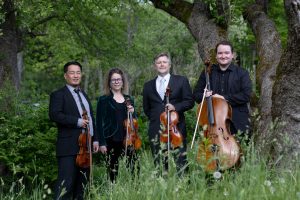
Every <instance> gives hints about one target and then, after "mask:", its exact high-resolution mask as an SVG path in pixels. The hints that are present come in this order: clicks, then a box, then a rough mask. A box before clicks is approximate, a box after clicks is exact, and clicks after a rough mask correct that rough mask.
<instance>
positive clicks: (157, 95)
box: [150, 77, 161, 100]
mask: <svg viewBox="0 0 300 200" xmlns="http://www.w3.org/2000/svg"><path fill="white" fill-rule="evenodd" d="M157 78H158V77H156V78H155V79H153V80H152V82H151V89H152V91H153V92H151V91H150V93H152V94H155V96H156V97H157V98H158V99H160V100H161V98H160V96H159V94H158V92H157V90H156V79H157Z"/></svg>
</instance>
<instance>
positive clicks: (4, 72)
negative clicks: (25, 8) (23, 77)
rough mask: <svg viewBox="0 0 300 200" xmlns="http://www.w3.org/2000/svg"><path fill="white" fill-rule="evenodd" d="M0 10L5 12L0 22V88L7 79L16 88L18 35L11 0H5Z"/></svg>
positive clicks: (17, 83)
mask: <svg viewBox="0 0 300 200" xmlns="http://www.w3.org/2000/svg"><path fill="white" fill-rule="evenodd" d="M1 12H2V13H5V20H4V22H3V23H2V24H0V29H1V30H2V35H0V88H1V87H2V86H3V83H4V81H7V80H9V81H12V84H13V85H14V86H15V87H16V89H19V87H20V76H19V74H20V73H19V70H18V57H17V54H18V47H19V42H20V40H19V38H20V37H19V32H18V29H17V23H16V14H15V10H14V2H13V0H5V1H4V3H3V6H2V8H1Z"/></svg>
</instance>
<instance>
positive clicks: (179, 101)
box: [143, 75, 194, 140]
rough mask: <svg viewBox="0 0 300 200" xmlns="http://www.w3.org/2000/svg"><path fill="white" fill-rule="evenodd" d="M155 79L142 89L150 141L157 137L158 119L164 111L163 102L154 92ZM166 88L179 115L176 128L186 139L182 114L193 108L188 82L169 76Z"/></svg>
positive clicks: (182, 78)
mask: <svg viewBox="0 0 300 200" xmlns="http://www.w3.org/2000/svg"><path fill="white" fill-rule="evenodd" d="M156 78H157V77H156ZM156 78H155V79H152V80H150V81H148V82H147V83H145V84H144V89H143V108H144V112H145V114H146V115H147V117H148V118H149V121H150V123H149V129H148V135H149V139H150V140H151V139H154V138H155V137H158V135H159V130H160V119H159V117H160V114H161V113H162V112H164V111H165V102H164V101H163V100H162V99H161V98H160V96H159V94H158V92H157V90H156ZM168 86H169V87H170V89H171V94H170V97H169V101H170V103H171V104H172V105H174V107H175V109H176V111H177V112H178V114H179V123H178V124H177V127H178V129H179V131H180V132H181V134H182V135H183V137H184V138H186V128H185V118H184V112H185V111H187V110H189V109H191V108H192V107H193V106H194V100H193V96H192V91H191V87H190V84H189V81H188V79H187V78H186V77H184V76H179V75H171V77H170V81H169V85H168Z"/></svg>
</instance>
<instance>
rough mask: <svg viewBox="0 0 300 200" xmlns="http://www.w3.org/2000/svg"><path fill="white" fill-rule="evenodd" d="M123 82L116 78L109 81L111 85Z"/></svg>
mask: <svg viewBox="0 0 300 200" xmlns="http://www.w3.org/2000/svg"><path fill="white" fill-rule="evenodd" d="M122 81H123V80H122V79H121V78H116V79H111V80H110V82H111V83H120V82H122Z"/></svg>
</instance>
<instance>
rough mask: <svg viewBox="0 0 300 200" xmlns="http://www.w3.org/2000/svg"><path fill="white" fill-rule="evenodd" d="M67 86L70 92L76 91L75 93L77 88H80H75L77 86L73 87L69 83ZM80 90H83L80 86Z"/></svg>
mask: <svg viewBox="0 0 300 200" xmlns="http://www.w3.org/2000/svg"><path fill="white" fill-rule="evenodd" d="M66 86H67V88H68V89H69V90H70V92H71V93H74V94H75V91H74V90H75V89H78V88H75V87H73V86H71V85H69V84H66ZM79 91H80V92H81V90H80V88H79Z"/></svg>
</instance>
